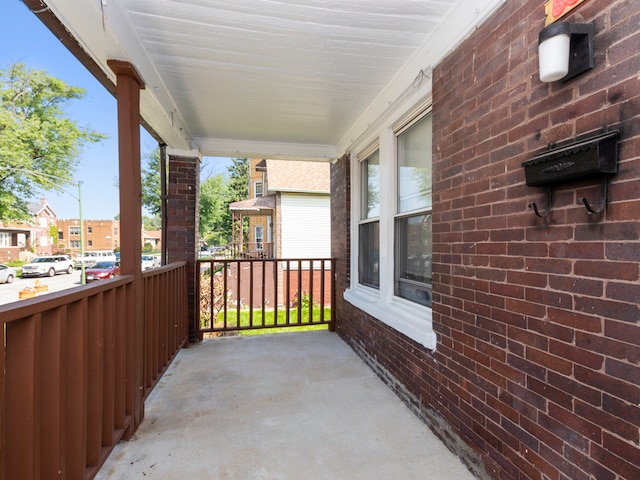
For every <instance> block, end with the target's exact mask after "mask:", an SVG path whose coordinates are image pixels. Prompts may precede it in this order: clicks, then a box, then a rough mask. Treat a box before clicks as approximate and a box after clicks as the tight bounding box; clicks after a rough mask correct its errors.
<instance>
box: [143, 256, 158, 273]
mask: <svg viewBox="0 0 640 480" xmlns="http://www.w3.org/2000/svg"><path fill="white" fill-rule="evenodd" d="M159 266H160V257H157V256H155V255H142V270H149V269H150V268H156V267H159Z"/></svg>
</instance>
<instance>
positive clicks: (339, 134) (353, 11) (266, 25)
mask: <svg viewBox="0 0 640 480" xmlns="http://www.w3.org/2000/svg"><path fill="white" fill-rule="evenodd" d="M24 3H25V4H26V5H27V6H28V8H30V9H31V11H32V12H33V13H34V14H35V15H36V16H38V18H40V19H41V20H42V22H43V23H45V25H47V27H48V28H49V29H50V30H51V31H52V32H53V33H54V34H55V35H56V37H57V38H59V39H60V41H61V42H63V44H65V46H66V47H67V48H68V49H69V50H70V51H71V52H72V53H73V54H74V55H75V56H76V57H77V58H78V59H79V60H80V61H81V62H82V63H83V64H84V65H85V67H86V68H87V69H88V70H89V71H90V72H91V73H92V74H93V75H94V76H95V77H96V78H97V79H98V80H99V81H100V82H101V83H102V84H103V85H104V86H105V88H107V89H108V90H109V91H110V92H112V93H113V94H115V83H116V78H115V74H114V72H113V71H112V70H111V69H110V68H109V65H108V60H118V61H122V62H128V63H129V64H131V65H132V66H133V67H134V68H135V69H136V71H137V72H138V73H139V75H140V78H141V81H142V82H143V83H144V86H145V87H146V88H145V89H144V90H141V91H140V115H141V122H142V124H143V125H144V126H145V127H146V128H147V130H148V131H149V132H150V133H151V134H152V135H153V136H154V137H155V138H156V139H157V140H158V141H159V142H160V143H163V144H166V145H167V146H168V147H169V148H175V149H181V150H197V151H199V152H200V153H201V154H202V155H205V156H207V155H214V156H230V157H252V158H273V159H298V160H322V161H328V160H332V159H335V158H338V157H340V156H341V155H342V153H344V152H345V151H346V150H348V148H349V147H350V145H352V144H353V143H354V142H355V141H357V140H358V139H359V138H360V137H362V136H363V135H366V133H367V131H368V129H370V128H372V127H373V126H375V123H376V121H377V119H378V118H379V117H380V116H381V115H383V114H385V112H388V110H389V109H390V108H393V107H394V106H396V105H397V104H398V102H402V101H404V100H405V99H406V98H407V96H410V97H412V98H413V97H416V96H417V97H425V98H428V96H429V92H430V79H429V71H430V70H429V69H430V66H431V65H435V64H436V63H437V62H438V61H439V60H440V58H442V57H443V56H444V55H445V54H446V53H447V52H448V51H450V50H451V49H452V48H453V47H454V46H455V45H456V44H457V43H459V42H460V41H461V40H462V39H463V38H464V37H466V35H467V34H468V33H469V32H471V31H472V30H473V29H474V28H475V27H476V26H477V25H478V24H479V23H481V22H482V21H483V20H484V19H485V18H487V16H488V15H489V14H490V13H491V12H493V11H494V10H495V8H497V7H498V6H499V5H501V4H503V3H504V0H457V1H455V2H448V1H444V0H422V1H419V2H416V1H415V0H396V1H394V2H387V1H370V2H369V1H367V2H362V1H359V2H347V3H345V2H342V1H337V0H327V1H323V2H318V3H306V4H297V3H295V2H269V1H265V0H238V1H236V2H232V3H229V2H226V1H221V0H212V1H209V2H207V3H206V4H203V3H202V2H200V1H197V0H185V1H183V2H174V1H168V0H157V1H154V2H149V1H148V0H108V1H101V2H86V1H83V0H24ZM418 80H419V81H418Z"/></svg>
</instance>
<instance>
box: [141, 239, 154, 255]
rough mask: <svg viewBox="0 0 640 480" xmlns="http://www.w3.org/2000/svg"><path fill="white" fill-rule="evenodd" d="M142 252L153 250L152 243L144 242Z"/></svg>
mask: <svg viewBox="0 0 640 480" xmlns="http://www.w3.org/2000/svg"><path fill="white" fill-rule="evenodd" d="M142 252H143V253H151V252H153V245H151V244H150V243H149V242H145V244H144V245H143V247H142Z"/></svg>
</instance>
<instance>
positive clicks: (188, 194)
mask: <svg viewBox="0 0 640 480" xmlns="http://www.w3.org/2000/svg"><path fill="white" fill-rule="evenodd" d="M167 154H168V155H169V188H168V196H169V198H168V201H167V233H166V235H167V261H168V262H169V263H171V262H178V261H183V260H184V261H186V262H187V275H188V288H189V292H188V295H189V300H188V301H189V341H190V342H196V341H200V340H202V334H201V333H200V331H199V329H198V318H197V315H198V313H197V312H198V304H197V302H198V295H197V291H196V275H197V273H198V272H197V269H196V265H197V264H196V259H197V258H198V248H199V244H198V230H199V227H200V207H199V205H200V154H199V152H196V151H176V150H171V149H167Z"/></svg>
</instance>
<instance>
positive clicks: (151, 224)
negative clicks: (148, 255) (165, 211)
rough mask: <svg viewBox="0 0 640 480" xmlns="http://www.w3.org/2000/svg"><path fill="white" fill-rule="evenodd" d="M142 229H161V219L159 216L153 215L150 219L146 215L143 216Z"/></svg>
mask: <svg viewBox="0 0 640 480" xmlns="http://www.w3.org/2000/svg"><path fill="white" fill-rule="evenodd" d="M142 228H144V229H145V230H146V231H151V230H160V229H162V218H161V217H160V215H159V214H158V215H154V216H153V217H150V216H148V215H143V216H142Z"/></svg>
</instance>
